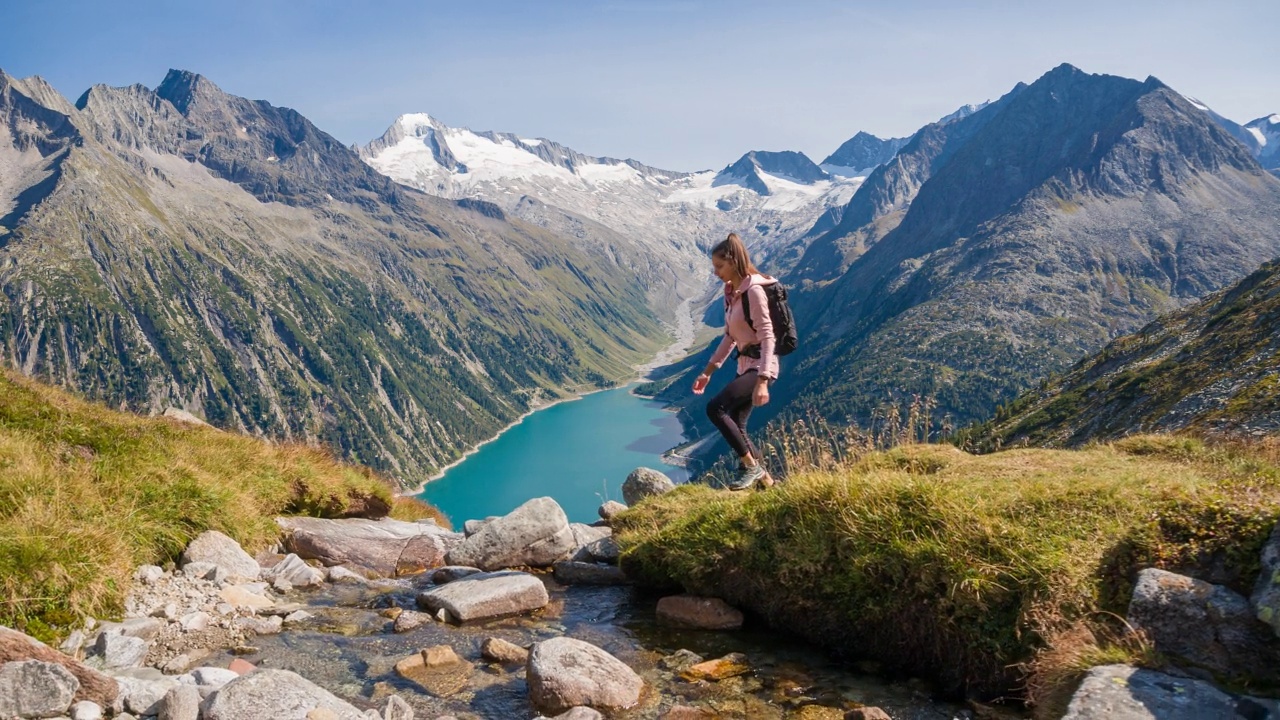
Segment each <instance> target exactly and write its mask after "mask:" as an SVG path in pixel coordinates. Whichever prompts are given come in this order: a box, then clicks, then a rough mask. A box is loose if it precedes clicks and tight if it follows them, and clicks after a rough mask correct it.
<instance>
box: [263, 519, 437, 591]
mask: <svg viewBox="0 0 1280 720" xmlns="http://www.w3.org/2000/svg"><path fill="white" fill-rule="evenodd" d="M276 523H277V524H278V525H279V526H280V528H281V529H282V530H283V531H284V533H285V547H286V548H287V549H288V550H289V551H290V552H292V553H295V554H296V555H298V556H299V557H301V558H303V559H304V560H319V561H320V562H321V563H323V564H324V565H326V566H334V565H344V564H351V565H355V566H358V567H361V568H368V569H369V571H370V572H372V573H373V574H375V575H378V576H381V577H393V576H395V575H396V574H397V573H409V572H421V571H422V570H425V569H427V568H428V567H435V566H437V565H441V564H443V555H444V553H445V552H447V548H449V547H450V546H452V545H453V544H454V543H456V542H458V540H459V539H460V538H461V535H459V534H457V533H452V532H449V531H447V530H445V529H443V528H441V527H438V526H436V525H429V524H426V523H410V522H402V521H400V520H392V519H390V518H383V519H381V520H366V519H359V518H355V519H345V520H325V519H322V518H311V517H281V518H276ZM422 536H432V537H429V538H424V537H422ZM415 538H416V539H417V540H416V541H415V542H414V543H413V545H412V546H410V541H411V540H415ZM434 554H439V555H440V558H439V560H438V561H435V560H434V559H433V558H434ZM426 561H432V562H433V563H434V564H428V563H427V562H426Z"/></svg>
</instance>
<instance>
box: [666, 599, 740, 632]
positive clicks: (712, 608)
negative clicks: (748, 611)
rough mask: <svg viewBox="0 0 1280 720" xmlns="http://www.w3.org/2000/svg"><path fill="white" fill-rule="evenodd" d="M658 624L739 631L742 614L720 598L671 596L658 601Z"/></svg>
mask: <svg viewBox="0 0 1280 720" xmlns="http://www.w3.org/2000/svg"><path fill="white" fill-rule="evenodd" d="M657 617H658V622H659V623H662V624H664V625H672V626H675V627H684V628H694V629H697V630H737V629H738V628H740V627H742V620H743V617H742V613H741V612H740V611H739V610H738V609H737V608H735V607H733V606H732V605H730V604H729V603H726V602H725V601H723V600H721V599H720V598H713V597H698V596H696V595H671V596H668V597H664V598H662V599H660V600H658V609H657Z"/></svg>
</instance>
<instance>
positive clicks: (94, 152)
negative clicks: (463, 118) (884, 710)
mask: <svg viewBox="0 0 1280 720" xmlns="http://www.w3.org/2000/svg"><path fill="white" fill-rule="evenodd" d="M672 266H673V263H672V262H671V256H670V254H668V253H657V252H655V251H653V250H651V249H649V248H647V247H645V246H643V245H641V244H637V243H631V242H628V241H625V240H623V239H619V238H616V237H601V236H598V235H592V234H587V235H584V236H582V237H572V236H561V235H555V234H552V233H550V232H547V231H546V230H544V229H543V228H541V227H538V226H536V225H533V224H530V223H526V222H523V221H520V220H518V219H516V218H512V217H508V216H507V215H506V214H505V213H504V212H503V211H502V210H501V209H500V208H498V207H497V206H495V205H493V204H492V203H486V202H483V201H479V200H466V201H453V200H446V199H442V198H438V197H434V196H431V195H428V194H425V193H422V192H420V191H418V190H414V189H410V188H406V187H404V186H402V185H399V184H397V183H395V182H393V181H392V180H391V179H390V178H388V177H386V176H384V175H381V174H379V173H378V172H376V171H375V170H374V169H372V168H371V167H369V166H368V165H367V164H366V163H364V162H363V161H362V160H361V159H360V157H359V156H358V155H357V154H356V153H355V152H354V151H352V150H351V149H350V148H348V147H346V146H344V145H343V144H341V143H339V142H337V141H336V140H335V139H334V138H333V137H331V136H329V135H328V134H326V133H324V132H323V131H321V130H319V129H318V128H316V127H315V126H314V125H312V124H311V123H310V122H309V121H307V119H306V118H304V117H302V116H301V115H299V114H298V113H297V112H295V111H293V110H289V109H287V108H278V107H275V106H272V105H271V104H269V103H267V102H264V101H250V100H246V99H244V98H240V97H236V96H233V95H229V94H227V93H224V92H223V91H222V90H220V89H219V88H217V87H216V86H215V85H214V84H213V83H211V82H209V81H208V80H207V79H205V78H203V77H201V76H199V75H195V74H192V73H188V72H180V71H171V72H170V73H169V74H168V75H167V76H166V77H165V78H164V81H163V82H161V83H160V85H159V86H158V87H157V88H156V89H154V90H152V89H149V88H146V87H143V86H140V85H137V86H132V87H126V88H111V87H106V86H95V87H93V88H91V89H89V90H88V91H87V92H86V93H85V94H84V95H83V96H82V97H80V98H79V99H78V100H77V101H76V103H75V104H74V105H73V104H71V103H69V102H67V101H66V100H65V99H64V98H62V97H61V96H60V95H58V93H57V92H56V91H54V90H53V89H52V88H51V87H50V86H49V85H48V84H47V83H45V82H44V81H42V80H40V79H39V78H27V79H23V80H18V79H15V78H12V77H9V76H8V75H4V74H0V293H3V297H4V298H5V300H6V303H5V307H4V311H3V313H0V346H2V347H3V348H4V353H5V355H6V356H7V359H8V361H9V362H10V363H11V364H12V365H13V366H15V367H17V368H19V369H21V370H22V371H23V372H24V373H26V374H28V375H34V376H39V377H41V378H42V379H45V380H47V381H50V382H53V383H56V384H59V385H62V386H65V387H69V388H74V389H76V390H78V391H79V392H81V393H83V394H85V395H87V396H90V397H93V398H98V399H105V400H107V401H109V402H110V403H111V404H112V405H115V406H119V407H128V408H132V409H135V410H140V411H143V412H152V413H156V412H161V411H164V410H166V409H168V408H179V409H183V410H186V411H189V412H191V413H194V414H195V415H197V416H199V417H202V418H205V419H207V420H208V421H209V422H211V423H213V424H215V425H217V426H219V427H225V428H234V429H237V430H242V431H247V432H252V433H256V434H260V435H263V436H268V437H274V438H283V439H293V440H299V441H304V442H324V443H327V444H329V445H331V446H333V447H334V448H336V449H337V450H338V451H340V452H341V453H342V454H343V455H344V456H346V457H347V458H349V459H352V460H357V461H360V462H363V463H366V464H369V465H372V466H374V467H376V468H379V469H382V470H384V471H386V472H388V473H391V474H393V475H395V476H396V477H399V478H400V479H401V480H403V481H404V482H406V483H408V484H412V483H416V482H421V481H422V480H425V479H426V478H427V477H428V476H429V475H430V474H431V473H432V472H434V471H435V470H437V469H438V468H440V467H442V466H443V465H444V464H446V463H447V462H449V461H450V460H452V459H454V458H456V457H458V456H459V455H460V454H461V453H462V452H464V451H466V450H468V449H469V448H471V447H474V445H475V444H477V443H478V442H480V441H482V440H484V439H486V438H488V437H490V436H492V435H493V434H494V433H496V432H497V431H498V430H500V429H501V428H502V427H503V426H505V425H506V424H508V423H509V422H511V421H512V420H513V419H515V418H516V417H518V416H519V415H521V414H522V413H524V412H527V411H528V410H530V409H531V408H534V407H537V406H538V405H540V404H541V403H543V402H545V401H547V400H549V399H551V398H555V397H559V396H563V395H566V394H568V393H572V392H575V391H578V390H581V389H586V388H596V387H601V386H606V385H609V384H611V383H613V382H615V381H617V380H619V379H623V378H626V377H628V376H631V375H632V374H633V373H634V370H633V369H632V366H633V364H635V363H639V362H642V361H645V360H647V359H648V358H649V357H651V356H652V355H653V353H654V352H656V351H657V350H658V349H659V348H660V347H661V346H662V345H663V344H664V343H665V342H667V339H666V333H665V331H664V330H663V328H662V326H661V324H660V322H659V318H658V317H657V316H656V315H655V310H657V311H659V312H665V313H666V314H667V315H668V316H669V315H670V312H671V311H672V309H673V306H674V301H675V299H678V296H679V294H680V292H687V288H685V289H684V290H682V289H681V288H680V287H679V286H680V285H681V283H685V284H687V283H688V278H684V277H681V275H680V273H679V271H677V270H673V267H672ZM655 297H659V298H671V299H672V300H668V302H667V304H666V305H663V304H660V303H655V302H652V298H655Z"/></svg>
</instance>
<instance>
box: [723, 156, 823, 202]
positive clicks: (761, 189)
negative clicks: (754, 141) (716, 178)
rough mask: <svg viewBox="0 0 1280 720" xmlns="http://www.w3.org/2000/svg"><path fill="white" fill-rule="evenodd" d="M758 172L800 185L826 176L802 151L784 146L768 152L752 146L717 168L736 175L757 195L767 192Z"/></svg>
mask: <svg viewBox="0 0 1280 720" xmlns="http://www.w3.org/2000/svg"><path fill="white" fill-rule="evenodd" d="M760 173H766V174H768V175H773V176H774V177H779V178H783V179H785V180H790V181H792V182H796V183H800V184H801V185H812V184H814V183H816V182H819V181H822V180H830V179H831V176H830V175H828V174H827V173H826V172H825V171H824V170H823V169H822V168H820V167H818V166H817V165H816V164H815V163H814V162H813V161H812V160H810V159H809V157H808V156H807V155H805V154H804V153H802V152H795V151H792V150H784V151H782V152H769V151H765V150H752V151H751V152H749V153H747V154H746V155H743V156H742V157H741V158H739V159H738V161H737V162H735V163H733V164H732V165H729V166H728V167H726V168H725V169H724V170H721V171H720V175H721V177H725V178H737V179H739V180H741V181H742V182H743V184H744V185H745V186H746V187H747V188H750V189H751V190H754V191H755V192H757V193H759V194H761V195H768V194H769V193H770V190H769V186H768V185H767V184H766V183H765V182H764V180H763V179H762V178H761V177H760Z"/></svg>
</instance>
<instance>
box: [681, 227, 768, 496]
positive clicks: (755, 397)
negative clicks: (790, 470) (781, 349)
mask: <svg viewBox="0 0 1280 720" xmlns="http://www.w3.org/2000/svg"><path fill="white" fill-rule="evenodd" d="M711 265H712V267H713V268H714V269H715V273H716V277H718V278H720V279H721V280H723V281H724V338H723V339H721V340H720V346H719V347H717V348H716V351H715V354H713V355H712V356H711V362H709V363H707V367H706V369H705V370H703V371H702V374H701V375H699V376H698V378H697V379H696V380H694V381H693V392H694V394H695V395H701V394H702V393H703V391H705V390H706V389H707V383H708V382H710V380H711V373H713V372H715V371H716V370H717V369H718V368H719V367H720V365H721V364H722V363H724V361H725V359H726V358H728V357H729V351H730V350H731V349H734V348H736V349H737V350H738V376H737V377H736V378H734V379H733V381H732V382H730V383H729V384H728V385H726V386H725V388H724V390H721V391H720V394H718V395H716V396H715V397H714V398H712V399H711V402H709V403H707V417H709V418H711V422H712V423H713V424H714V425H715V426H716V428H717V429H719V430H720V434H721V435H723V436H724V439H725V440H726V441H728V443H729V446H730V447H731V448H733V451H734V452H735V453H737V454H738V460H739V465H738V472H737V475H735V476H734V479H733V480H732V481H731V482H730V483H729V489H730V490H746V489H747V488H750V487H751V486H753V485H755V484H756V483H761V484H767V483H768V482H769V481H768V480H767V478H768V473H766V472H765V469H764V465H763V464H761V462H760V460H761V458H760V452H759V451H758V450H756V447H755V445H754V444H752V442H751V438H749V437H747V417H749V416H750V415H751V408H753V407H755V406H757V405H764V404H765V403H767V402H769V383H770V382H772V381H773V380H776V379H777V377H778V358H777V357H776V356H775V355H774V353H773V350H774V336H773V321H772V320H771V319H770V318H769V298H768V297H767V296H766V295H765V291H764V288H765V286H766V285H772V284H773V283H776V282H777V280H775V279H774V278H771V277H769V276H767V275H763V274H761V273H760V271H759V270H757V269H756V267H755V266H754V265H752V264H751V259H750V258H749V257H747V247H746V245H744V244H743V243H742V238H740V237H738V234H737V233H729V237H727V238H725V240H724V241H723V242H721V243H719V244H717V245H716V246H715V247H714V248H712V249H711ZM744 296H746V297H747V298H748V302H747V305H749V306H750V312H751V319H750V322H748V320H747V315H746V314H745V313H744V312H743V303H742V299H743V297H744Z"/></svg>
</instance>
